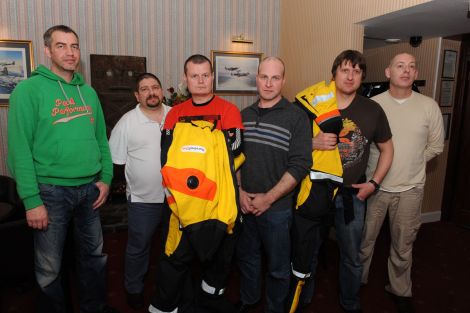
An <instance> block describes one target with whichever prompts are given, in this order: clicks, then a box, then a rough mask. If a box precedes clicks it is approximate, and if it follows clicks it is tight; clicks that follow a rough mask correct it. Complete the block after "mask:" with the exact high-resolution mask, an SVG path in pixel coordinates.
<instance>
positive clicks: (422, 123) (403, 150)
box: [360, 53, 444, 312]
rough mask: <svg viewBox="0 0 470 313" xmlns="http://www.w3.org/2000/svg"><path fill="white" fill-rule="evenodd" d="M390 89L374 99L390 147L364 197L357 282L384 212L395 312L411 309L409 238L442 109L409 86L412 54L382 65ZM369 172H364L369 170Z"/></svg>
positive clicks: (436, 145)
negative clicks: (388, 162)
mask: <svg viewBox="0 0 470 313" xmlns="http://www.w3.org/2000/svg"><path fill="white" fill-rule="evenodd" d="M385 76H386V77H387V78H388V79H389V80H390V89H389V90H388V91H386V92H384V93H381V94H379V95H377V96H375V97H374V98H372V99H373V100H375V101H376V102H378V103H379V104H380V106H381V107H382V108H383V110H384V111H385V114H386V115H387V118H388V121H389V124H390V128H391V130H392V133H393V145H394V147H395V152H394V157H393V162H392V166H391V167H390V170H389V171H388V173H387V175H386V176H385V178H384V180H383V181H382V183H381V187H380V189H379V190H378V191H377V193H376V194H374V195H372V196H371V197H370V198H369V200H368V206H367V215H366V220H365V225H364V232H363V237H362V243H361V251H360V257H361V262H362V263H363V265H364V270H363V274H362V283H363V284H366V283H367V278H368V275H369V267H370V263H371V261H372V255H373V252H374V245H375V241H376V239H377V235H378V234H379V231H380V228H381V227H382V223H383V221H384V218H385V216H386V215H387V212H388V214H389V218H390V233H391V238H392V242H391V247H390V256H389V258H388V276H389V281H390V283H389V285H387V286H386V287H385V290H386V291H387V292H389V293H390V294H391V295H392V297H393V299H394V301H395V303H396V305H397V310H398V312H414V309H413V306H412V303H411V295H412V293H411V275H410V274H411V263H412V250H413V243H414V241H415V239H416V235H417V234H418V230H419V227H420V225H421V204H422V200H423V191H424V182H425V179H426V162H427V161H429V160H430V159H432V158H433V157H435V156H437V155H438V154H440V153H441V152H442V150H443V148H444V130H443V123H442V114H441V111H440V109H439V106H438V105H437V103H436V102H435V101H434V100H433V99H431V98H429V97H426V96H424V95H421V94H419V93H417V92H414V91H412V86H413V82H414V81H415V79H416V78H417V76H418V70H417V66H416V59H415V57H414V56H413V55H411V54H408V53H400V54H397V55H396V56H395V57H394V58H393V59H392V60H391V61H390V65H389V66H388V67H387V68H386V69H385ZM375 162H377V149H376V148H375V147H374V146H372V148H371V154H370V158H369V164H368V168H369V169H370V168H372V169H373V168H375V166H374V165H375ZM368 174H369V173H368Z"/></svg>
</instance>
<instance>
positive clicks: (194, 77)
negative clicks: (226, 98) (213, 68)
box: [189, 73, 211, 81]
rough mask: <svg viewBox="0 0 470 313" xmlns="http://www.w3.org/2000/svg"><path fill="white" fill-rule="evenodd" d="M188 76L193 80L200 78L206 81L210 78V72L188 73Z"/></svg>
mask: <svg viewBox="0 0 470 313" xmlns="http://www.w3.org/2000/svg"><path fill="white" fill-rule="evenodd" d="M189 78H190V79H192V80H194V81H200V80H203V81H206V80H208V79H209V78H211V74H209V73H205V74H202V75H199V74H193V75H189Z"/></svg>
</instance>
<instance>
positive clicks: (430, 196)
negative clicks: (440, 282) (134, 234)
mask: <svg viewBox="0 0 470 313" xmlns="http://www.w3.org/2000/svg"><path fill="white" fill-rule="evenodd" d="M445 49H450V50H454V51H459V50H460V42H458V41H452V40H446V39H441V38H432V39H427V40H423V43H422V44H421V45H420V46H419V47H417V48H413V47H411V46H410V45H409V44H408V43H401V44H396V45H388V46H385V47H381V48H376V49H368V50H364V56H365V57H366V60H367V68H368V73H367V78H366V81H371V82H372V81H383V80H385V74H384V69H385V67H386V66H387V65H388V63H389V61H390V59H391V58H392V57H393V56H394V55H395V54H397V53H401V52H407V53H411V54H413V55H414V56H415V57H416V60H417V62H418V79H420V80H421V79H424V80H426V86H425V87H420V91H421V92H422V93H423V94H425V95H427V96H429V97H432V98H434V99H435V100H436V101H437V102H439V99H440V83H441V78H440V76H441V73H442V60H443V51H444V50H445ZM457 58H458V56H457ZM454 87H455V86H454ZM454 94H455V92H454ZM452 109H453V106H452V107H441V111H442V112H443V113H452ZM448 143H449V141H448V140H446V141H445V147H444V152H443V153H442V154H441V155H439V156H438V157H436V158H435V159H433V160H431V161H430V162H429V163H428V166H427V171H426V176H427V178H426V179H427V180H426V185H425V197H424V201H423V209H422V212H424V213H427V212H436V211H440V210H441V202H442V196H443V191H444V180H445V174H446V165H447V154H448Z"/></svg>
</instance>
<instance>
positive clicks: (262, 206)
mask: <svg viewBox="0 0 470 313" xmlns="http://www.w3.org/2000/svg"><path fill="white" fill-rule="evenodd" d="M251 203H252V204H253V214H254V215H256V216H260V215H261V214H263V213H264V212H266V211H267V210H268V209H269V208H270V207H271V204H272V203H273V201H272V200H271V198H270V197H269V196H268V194H267V193H255V194H252V199H251Z"/></svg>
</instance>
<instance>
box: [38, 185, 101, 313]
mask: <svg viewBox="0 0 470 313" xmlns="http://www.w3.org/2000/svg"><path fill="white" fill-rule="evenodd" d="M39 189H40V196H41V199H42V201H43V203H44V206H45V207H46V209H47V213H48V217H49V224H48V227H47V230H35V231H34V253H35V267H34V270H35V274H36V280H37V282H38V284H39V287H40V289H41V291H42V296H43V301H42V302H41V306H42V307H41V308H40V310H41V311H43V312H48V313H52V312H66V308H65V301H64V291H63V288H62V281H61V262H62V254H63V250H64V242H65V238H66V237H67V229H68V228H69V223H70V222H71V221H72V220H73V232H74V234H73V238H74V242H75V244H74V246H75V250H76V251H75V254H76V256H75V258H76V259H77V272H78V273H77V280H78V290H79V299H80V300H79V301H80V312H82V313H88V312H99V311H101V310H102V309H103V308H104V306H105V297H106V260H107V256H106V255H105V254H103V253H102V249H103V234H102V231H101V222H100V215H99V210H98V209H96V210H94V209H93V208H92V204H93V202H94V201H95V200H96V198H97V197H98V194H99V190H98V188H97V187H96V185H95V184H94V183H89V184H85V185H81V186H76V187H64V186H56V185H49V184H40V185H39Z"/></svg>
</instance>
